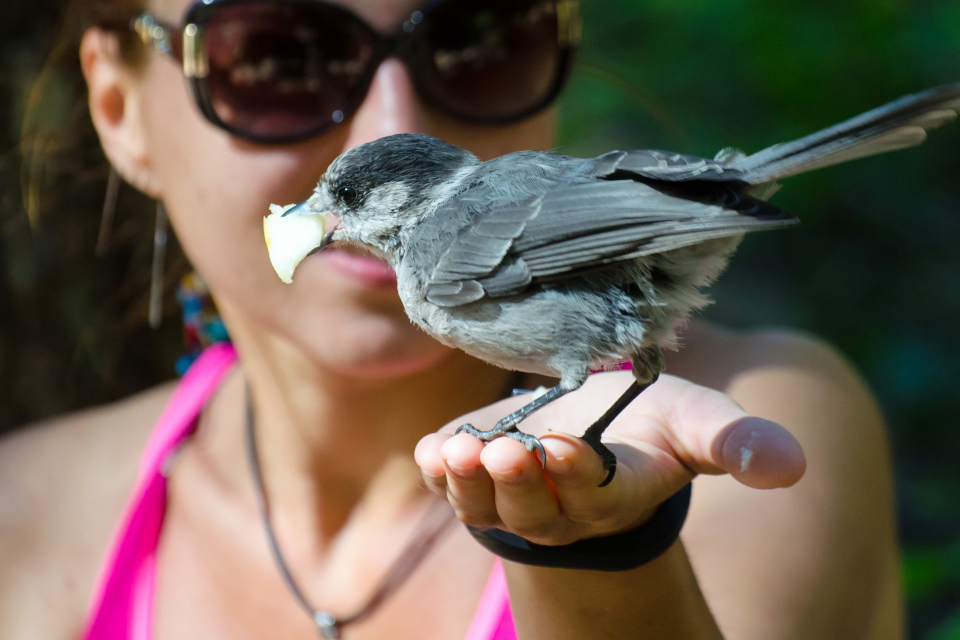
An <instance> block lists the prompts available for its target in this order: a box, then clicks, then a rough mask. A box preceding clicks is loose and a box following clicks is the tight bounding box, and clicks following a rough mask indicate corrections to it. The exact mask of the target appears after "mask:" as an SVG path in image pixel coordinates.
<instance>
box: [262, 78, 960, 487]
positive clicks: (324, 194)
mask: <svg viewBox="0 0 960 640" xmlns="http://www.w3.org/2000/svg"><path fill="white" fill-rule="evenodd" d="M958 112H960V84H954V85H947V86H943V87H939V88H936V89H931V90H929V91H925V92H923V93H918V94H915V95H911V96H906V97H904V98H901V99H899V100H896V101H894V102H892V103H889V104H887V105H885V106H882V107H879V108H877V109H874V110H872V111H869V112H867V113H865V114H863V115H860V116H858V117H856V118H853V119H851V120H848V121H846V122H843V123H841V124H838V125H836V126H833V127H830V128H828V129H824V130H823V131H820V132H818V133H814V134H812V135H809V136H806V137H804V138H801V139H799V140H796V141H794V142H788V143H785V144H778V145H775V146H772V147H769V148H767V149H764V150H763V151H760V152H758V153H755V154H753V155H745V154H743V153H741V152H739V151H736V150H734V149H725V150H723V151H721V152H720V153H719V154H717V156H716V157H715V158H714V159H712V160H711V159H706V158H699V157H694V156H689V155H683V154H680V153H673V152H666V151H655V150H638V151H611V152H609V153H605V154H603V155H601V156H598V157H596V158H590V159H581V158H572V157H568V156H562V155H556V154H553V153H548V152H539V151H520V152H517V153H511V154H508V155H505V156H502V157H499V158H494V159H492V160H488V161H486V162H481V161H480V160H478V159H477V158H476V157H474V156H473V155H472V154H470V153H468V152H467V151H464V150H462V149H460V148H458V147H455V146H451V145H449V144H447V143H445V142H443V141H442V140H438V139H436V138H433V137H430V136H426V135H419V134H400V135H394V136H390V137H386V138H382V139H380V140H376V141H374V142H370V143H367V144H363V145H360V146H357V147H354V148H353V149H350V150H349V151H347V152H345V153H344V154H343V155H341V156H340V157H339V158H337V159H336V160H335V161H334V162H333V163H332V164H331V165H330V167H329V168H328V170H327V171H326V173H325V174H324V175H323V177H322V178H321V179H320V182H319V184H318V186H317V188H316V190H315V192H314V194H313V195H312V196H311V197H310V198H309V199H308V200H306V201H305V202H303V203H301V204H299V205H297V206H294V207H292V208H289V209H285V210H281V211H277V212H276V214H275V215H277V216H283V217H288V216H298V215H305V214H306V215H317V214H323V215H327V214H333V216H332V217H330V218H329V221H330V222H331V223H332V225H333V226H332V228H330V229H329V230H328V231H327V232H326V233H325V234H324V235H323V236H322V241H321V242H320V243H319V247H317V248H321V249H322V248H323V247H325V246H329V245H330V244H333V243H350V244H353V245H357V246H360V247H363V248H365V249H367V250H369V251H370V252H372V253H373V254H375V255H377V256H380V257H382V258H384V259H385V260H386V261H387V262H388V263H389V264H390V266H391V267H393V269H394V270H395V271H396V274H397V288H398V291H399V295H400V299H401V301H402V302H403V305H404V308H405V309H406V311H407V314H408V315H409V317H410V319H411V320H412V321H413V322H414V323H415V324H416V325H418V326H419V327H421V328H423V329H424V330H425V331H426V332H427V333H429V334H430V335H432V336H434V337H436V338H437V339H438V340H439V341H441V342H443V343H444V344H447V345H450V346H453V347H458V348H460V349H462V350H464V351H466V352H467V353H469V354H471V355H473V356H476V357H477V358H481V359H483V360H486V361H487V362H490V363H493V364H495V365H498V366H500V367H504V368H507V369H513V370H520V371H527V372H534V373H541V374H547V375H550V376H554V377H558V378H559V379H560V383H559V384H558V385H557V386H556V387H554V388H552V389H550V390H549V391H547V392H546V393H544V394H543V395H541V396H539V397H537V398H536V399H534V400H533V401H532V402H530V403H529V404H527V405H526V406H524V407H522V408H521V409H519V410H518V411H515V412H514V413H512V414H510V415H508V416H507V417H505V418H503V419H502V420H500V421H499V422H498V423H497V425H496V426H495V427H494V428H493V429H491V430H489V431H480V430H478V429H476V428H475V427H473V426H472V425H468V424H465V425H463V426H461V427H460V429H459V430H458V433H459V432H460V431H465V432H467V433H470V434H472V435H474V436H476V437H478V438H480V439H482V440H485V441H489V440H492V439H494V438H497V437H500V436H507V437H510V438H513V439H515V440H518V441H520V442H521V443H523V444H524V445H525V446H526V447H527V449H528V450H530V451H534V450H537V451H539V453H540V456H541V460H542V461H545V452H544V449H543V446H542V445H541V444H540V442H539V440H537V439H536V438H535V437H533V436H531V435H528V434H525V433H523V432H521V431H520V430H519V429H518V428H517V425H518V424H519V423H520V422H521V421H522V420H523V419H524V418H526V417H527V416H529V415H530V414H531V413H533V412H534V411H536V410H537V409H540V408H541V407H543V406H544V405H546V404H547V403H549V402H552V401H553V400H556V399H557V398H559V397H561V396H563V395H564V394H567V393H569V392H571V391H574V390H575V389H577V388H579V387H580V386H581V385H582V384H583V383H584V381H585V380H586V378H587V375H588V374H589V373H590V370H591V368H602V367H603V366H604V365H608V364H610V363H612V362H616V361H621V360H624V359H628V360H629V361H630V363H631V364H632V366H633V377H634V381H633V383H632V384H631V386H630V387H629V388H628V389H627V391H626V392H624V393H623V395H622V396H621V397H620V398H619V399H618V400H617V401H616V402H615V403H614V405H613V406H612V407H611V408H610V409H609V410H608V411H607V412H606V413H605V414H604V415H603V416H601V417H600V418H599V419H598V420H597V421H596V422H595V423H594V424H593V425H591V426H590V427H589V428H588V429H587V430H586V432H585V433H584V435H583V439H584V440H585V441H586V442H588V443H589V444H590V446H591V447H593V449H594V450H595V451H597V453H598V454H599V455H600V456H601V457H602V459H603V463H604V467H605V468H606V470H607V473H608V475H607V478H606V480H605V481H604V483H603V484H607V483H609V482H610V480H611V479H612V478H613V474H614V472H615V470H616V457H615V456H614V455H613V453H612V452H611V451H610V450H609V449H607V448H606V447H605V446H604V445H603V444H602V443H601V442H600V436H601V434H602V433H603V431H604V429H606V427H607V426H608V425H609V424H610V423H611V422H612V421H613V419H614V418H615V417H616V416H617V415H618V414H619V413H620V412H621V411H622V410H623V409H624V407H626V406H627V404H629V403H630V402H631V401H632V400H633V399H634V398H636V397H637V395H639V394H640V393H641V392H642V391H643V390H644V389H646V388H647V387H648V386H650V385H651V384H653V382H655V381H656V379H657V377H658V375H659V374H660V371H661V370H662V369H663V366H664V359H663V355H662V353H661V350H660V348H661V346H664V345H669V344H670V342H671V341H672V340H673V339H674V337H675V336H674V331H675V328H676V327H677V324H678V321H681V320H682V319H684V318H685V317H686V316H687V315H688V314H689V313H690V312H691V311H693V310H695V309H698V308H700V307H702V306H703V305H704V304H706V302H707V300H706V298H705V296H704V295H703V294H702V293H701V291H700V289H701V288H702V287H704V286H705V285H707V284H709V283H710V282H711V281H713V280H714V279H715V278H716V277H717V276H718V275H719V274H720V272H721V270H722V269H723V268H724V266H725V265H726V262H727V258H728V257H729V255H730V254H731V252H732V251H733V250H734V248H735V247H736V246H737V244H738V243H739V241H740V239H741V237H742V236H743V234H744V233H746V232H748V231H756V230H761V229H775V228H780V227H785V226H788V225H792V224H794V223H795V222H796V219H795V218H794V217H793V216H792V215H790V214H788V213H786V212H784V211H782V210H781V209H779V208H777V207H775V206H773V205H770V204H768V203H767V202H766V199H767V198H768V197H769V196H770V195H771V194H772V193H773V191H774V190H776V188H777V186H778V185H777V182H778V181H779V180H780V179H782V178H786V177H789V176H792V175H795V174H798V173H802V172H804V171H809V170H811V169H816V168H820V167H826V166H829V165H833V164H836V163H839V162H845V161H847V160H852V159H854V158H859V157H864V156H869V155H873V154H876V153H881V152H885V151H892V150H895V149H902V148H906V147H911V146H914V145H917V144H919V143H921V142H922V141H923V140H924V138H925V137H926V131H927V130H928V129H932V128H934V127H937V126H940V125H942V124H944V123H945V122H947V121H949V120H951V119H953V118H955V117H956V115H957V113H958ZM311 244H313V243H311ZM313 248H314V247H312V246H311V247H307V249H306V250H304V251H303V252H302V255H300V256H298V258H297V261H299V259H302V258H303V257H304V256H305V255H306V253H307V252H308V251H309V250H310V249H313ZM294 266H295V265H294ZM291 269H292V267H291ZM291 273H292V271H291ZM601 486H603V485H601Z"/></svg>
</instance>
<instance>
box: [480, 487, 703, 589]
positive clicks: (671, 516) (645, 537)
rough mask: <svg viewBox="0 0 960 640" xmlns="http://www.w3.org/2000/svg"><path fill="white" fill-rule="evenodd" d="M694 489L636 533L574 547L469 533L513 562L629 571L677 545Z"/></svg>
mask: <svg viewBox="0 0 960 640" xmlns="http://www.w3.org/2000/svg"><path fill="white" fill-rule="evenodd" d="M690 489H691V485H690V484H688V485H686V486H685V487H684V488H683V489H680V491H677V492H676V493H675V494H673V495H672V496H670V497H669V498H667V499H666V500H665V501H664V502H663V503H662V504H661V505H660V506H659V507H657V512H656V513H654V514H653V517H652V518H650V519H649V520H647V521H646V522H644V523H643V524H642V525H640V526H639V527H637V528H636V529H631V530H630V531H624V532H623V533H615V534H613V535H610V536H603V537H602V538H587V539H585V540H577V541H576V542H574V543H572V544H565V545H560V546H555V547H552V546H546V545H541V544H534V543H533V542H530V541H529V540H527V539H525V538H521V537H520V536H518V535H514V534H512V533H507V532H506V531H501V530H500V529H481V528H478V527H470V526H468V527H467V529H468V530H469V531H470V533H471V534H472V535H473V537H474V538H475V539H476V540H477V542H479V543H480V544H482V545H483V546H484V547H486V548H487V550H489V551H491V552H493V553H495V554H497V555H498V556H500V557H501V558H503V559H504V560H509V561H511V562H518V563H520V564H529V565H533V566H536V567H554V568H557V569H585V570H590V571H627V570H628V569H636V568H637V567H640V566H643V565H645V564H647V563H648V562H650V561H652V560H655V559H656V558H659V557H660V556H661V555H663V554H664V553H665V552H666V550H667V549H669V548H670V547H671V546H673V543H674V542H676V541H677V538H679V537H680V529H682V528H683V523H684V521H686V519H687V511H688V510H689V509H690V493H691V490H690Z"/></svg>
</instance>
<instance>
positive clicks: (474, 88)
mask: <svg viewBox="0 0 960 640" xmlns="http://www.w3.org/2000/svg"><path fill="white" fill-rule="evenodd" d="M557 4H558V3H557V1H556V0H467V1H466V2H447V3H444V4H442V5H440V6H438V7H437V8H436V9H434V10H432V11H430V12H429V13H428V14H427V16H426V19H424V21H423V22H422V23H421V24H420V25H418V26H417V27H416V30H415V40H416V45H415V49H414V53H413V55H414V57H415V60H414V65H415V67H416V69H417V71H416V73H417V76H418V77H417V82H418V84H419V85H420V89H421V91H422V92H423V93H425V94H426V96H427V97H428V99H430V100H431V101H433V102H434V103H436V104H437V106H440V107H441V108H443V109H445V110H447V111H450V112H451V113H453V114H455V115H457V116H459V117H463V118H467V119H471V120H479V121H498V120H499V121H505V120H511V119H515V118H519V117H521V116H524V115H528V114H529V113H531V112H532V111H534V110H536V109H537V108H539V107H542V106H545V105H546V103H547V102H548V101H549V100H550V99H551V98H553V97H554V96H555V94H556V92H557V90H558V89H559V85H560V82H561V81H562V76H563V75H564V73H565V68H564V53H563V44H562V43H561V39H560V35H559V31H560V29H561V24H562V20H563V19H564V16H561V17H560V18H558V11H557Z"/></svg>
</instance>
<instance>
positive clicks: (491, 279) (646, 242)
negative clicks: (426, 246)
mask: <svg viewBox="0 0 960 640" xmlns="http://www.w3.org/2000/svg"><path fill="white" fill-rule="evenodd" d="M493 184H494V183H492V182H491V183H484V184H478V185H475V186H474V187H472V188H471V189H469V190H467V191H466V192H465V193H464V194H461V196H460V197H458V198H454V199H453V200H451V201H450V202H448V203H447V204H446V205H444V206H443V207H441V208H440V209H438V211H437V214H438V215H439V216H449V217H453V218H457V219H464V216H465V215H468V216H469V220H470V221H469V222H467V223H466V224H464V225H461V227H460V229H461V231H460V232H459V233H458V235H457V236H456V238H454V239H452V241H451V242H449V244H448V246H447V247H446V249H445V250H444V251H443V252H442V254H441V256H440V259H439V260H438V261H437V264H436V266H435V267H434V269H433V270H432V273H430V275H429V277H428V280H427V299H428V300H430V301H431V302H433V303H434V304H437V305H440V306H458V305H461V304H466V303H469V302H473V301H475V300H479V299H480V298H482V297H484V296H485V295H486V296H490V297H502V296H509V295H515V294H518V293H521V292H522V291H524V290H525V289H526V288H527V287H529V286H531V285H533V284H537V283H541V282H546V281H555V280H562V279H564V278H569V277H573V276H576V275H577V274H580V273H582V272H584V271H588V270H591V269H596V268H598V267H601V266H603V265H607V264H610V263H613V262H618V261H621V260H627V259H631V258H636V257H640V256H644V255H649V254H653V253H659V252H662V251H669V250H671V249H677V248H680V247H684V246H688V245H692V244H697V243H700V242H703V241H705V240H709V239H712V238H718V237H724V236H732V235H738V234H741V233H744V232H747V231H752V230H757V229H765V228H772V227H777V226H782V225H785V224H791V223H793V222H795V219H794V218H793V217H792V216H790V215H789V214H786V213H785V212H783V211H781V210H780V209H778V208H776V207H773V206H771V205H768V204H766V203H763V202H761V201H758V200H755V199H753V198H750V197H749V196H746V195H743V194H741V193H739V192H738V191H737V189H736V188H734V187H732V186H730V185H726V184H723V183H704V182H699V181H697V182H689V183H683V184H667V185H663V184H660V183H658V184H657V187H656V188H654V187H653V186H651V185H649V184H645V183H642V182H637V181H634V180H594V181H590V180H582V181H579V182H576V183H574V184H572V185H564V186H559V185H557V184H555V185H552V187H548V188H543V189H540V190H539V192H537V193H533V194H532V195H530V194H525V197H523V199H519V198H517V200H518V201H516V202H513V203H511V204H510V205H508V206H499V202H502V194H498V193H497V191H496V190H495V187H494V186H493ZM468 210H469V213H466V214H465V212H467V211H468Z"/></svg>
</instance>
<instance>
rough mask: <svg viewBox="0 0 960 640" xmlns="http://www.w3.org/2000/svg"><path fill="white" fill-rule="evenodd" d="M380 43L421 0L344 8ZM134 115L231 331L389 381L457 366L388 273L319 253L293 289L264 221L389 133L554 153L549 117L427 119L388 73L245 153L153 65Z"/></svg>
mask: <svg viewBox="0 0 960 640" xmlns="http://www.w3.org/2000/svg"><path fill="white" fill-rule="evenodd" d="M342 4H343V5H345V6H347V7H348V8H350V9H351V10H353V11H354V12H356V13H357V14H358V15H360V16H361V17H363V18H364V19H365V20H367V21H368V22H369V23H370V24H371V25H372V26H373V27H375V28H376V29H378V30H379V31H382V32H394V31H396V30H397V29H398V27H399V25H401V24H402V23H403V21H404V20H405V19H406V18H407V17H408V16H409V15H410V13H411V12H412V11H413V10H415V9H416V8H418V6H419V5H420V4H422V2H417V0H343V2H342ZM187 6H188V2H187V0H161V1H160V2H159V3H158V5H157V6H156V7H155V8H154V13H155V14H156V15H157V17H158V18H160V19H161V20H164V21H166V22H168V23H170V24H176V25H179V24H180V23H181V16H182V15H183V13H184V11H185V9H186V7H187ZM142 73H143V76H142V80H141V82H140V86H139V90H140V91H141V92H142V96H141V100H140V104H139V110H140V111H139V113H140V115H139V117H140V119H141V121H142V127H143V132H144V134H143V136H144V150H145V153H144V155H145V157H146V158H147V159H148V163H149V170H150V171H151V173H152V175H153V177H154V180H155V184H156V185H157V190H158V192H159V195H160V197H161V198H162V199H163V201H164V203H165V204H166V206H167V210H168V212H169V215H170V218H171V221H172V224H173V226H174V228H175V230H176V232H177V236H178V238H179V239H180V242H181V244H182V245H183V247H184V249H185V250H186V252H187V254H188V255H189V257H190V259H191V260H192V261H193V263H194V265H195V266H196V268H197V270H198V271H199V272H200V273H201V274H202V275H203V276H204V278H205V279H206V280H207V281H208V283H209V284H210V287H211V289H212V290H213V292H214V295H215V297H216V299H217V302H218V305H219V306H220V309H221V311H222V312H223V314H224V317H225V319H226V320H227V323H228V325H229V326H230V328H231V331H232V332H234V334H235V335H236V336H237V337H240V335H241V334H244V335H247V336H257V338H256V339H258V340H263V339H264V338H266V339H267V340H268V341H271V340H272V341H277V340H278V341H279V343H278V344H285V345H286V346H287V347H290V348H292V349H295V350H297V351H298V352H300V353H305V354H306V355H307V356H309V357H310V358H312V359H314V360H315V361H317V362H320V363H322V364H323V365H325V366H327V367H330V368H332V369H333V370H335V371H338V372H342V373H345V374H356V375H363V376H390V375H397V374H402V373H409V372H413V371H417V370H421V369H424V368H427V367H430V366H432V365H434V364H436V363H438V362H440V361H441V360H443V359H444V358H448V357H458V356H453V355H452V354H451V352H450V350H448V349H447V348H446V347H443V346H441V345H439V344H438V343H436V342H434V341H433V340H432V339H431V338H429V337H427V336H426V334H424V333H422V332H421V331H419V330H418V329H416V328H415V327H414V326H413V325H412V324H411V323H410V321H409V320H408V319H407V317H406V315H405V313H404V311H403V308H402V306H401V304H400V301H399V299H398V297H397V293H396V286H395V282H394V281H393V279H392V272H389V270H387V269H386V268H385V267H384V265H382V263H379V262H376V261H374V260H373V259H372V258H369V257H365V256H358V255H350V254H345V253H343V252H340V251H335V250H331V251H324V252H322V253H319V254H314V255H313V256H311V257H310V258H308V259H307V260H305V261H304V262H303V263H302V264H301V266H300V268H299V269H298V271H297V274H296V278H295V279H294V282H293V284H291V285H285V284H283V283H281V282H280V280H279V279H278V277H277V276H276V274H275V273H274V272H273V269H272V268H271V266H270V263H269V261H268V258H267V251H266V247H265V244H264V239H263V226H262V220H263V216H264V215H265V214H266V213H267V212H268V205H269V204H270V203H277V204H287V203H292V202H299V201H301V200H303V199H305V198H307V197H308V196H309V195H310V193H311V191H312V189H313V187H314V186H315V185H316V183H317V180H318V178H319V177H320V175H321V174H322V173H323V172H324V170H325V169H326V167H327V165H328V164H329V163H330V162H331V161H332V160H333V159H334V158H335V157H336V156H337V155H339V154H340V153H342V152H343V151H345V150H346V149H349V148H350V147H352V146H354V145H357V144H360V143H363V142H367V141H370V140H374V139H377V138H380V137H382V136H385V135H390V134H394V133H407V132H423V133H428V134H431V135H435V136H438V137H440V138H443V139H445V140H447V141H448V142H451V143H453V144H456V145H458V146H461V147H464V148H466V149H469V150H471V151H472V152H474V153H475V154H476V155H478V156H479V157H480V158H482V159H486V158H491V157H495V156H498V155H502V154H504V153H508V152H510V151H515V150H519V149H528V148H533V149H536V148H540V149H544V148H549V147H550V146H551V143H552V139H553V138H552V136H553V129H554V116H553V112H552V111H551V110H549V109H548V110H547V111H544V112H541V113H540V114H538V115H535V116H533V117H531V118H529V119H527V120H525V121H523V122H521V123H518V124H513V125H508V126H497V127H491V126H484V125H472V124H466V123H462V122H458V121H456V120H453V119H450V118H449V117H446V116H444V115H442V114H439V113H437V112H435V111H432V110H431V109H429V108H427V107H426V106H425V105H424V104H423V103H422V102H421V100H420V99H419V98H418V96H417V95H416V93H415V92H414V91H413V88H412V87H411V84H410V78H409V75H408V72H407V69H406V67H405V66H404V65H403V64H402V63H400V62H399V61H397V60H395V59H389V60H387V61H386V62H384V63H383V64H382V65H381V66H380V68H379V69H378V70H377V74H376V78H375V79H374V81H373V85H372V87H371V88H370V91H369V93H368V94H367V96H366V99H365V101H364V102H363V104H362V106H361V107H360V109H359V111H358V112H357V113H356V114H355V115H354V116H353V117H352V118H350V119H348V120H346V121H344V122H343V123H342V124H340V125H338V126H336V127H335V128H333V129H331V130H329V131H327V132H326V133H324V134H322V135H320V136H319V137H316V138H313V139H310V140H306V141H303V142H299V143H295V144H287V145H277V146H265V145H260V144H254V143H250V142H245V141H243V140H241V139H239V138H236V137H233V136H231V135H230V134H228V133H226V132H224V131H221V130H220V129H217V128H216V127H214V126H213V125H211V124H210V123H208V122H207V121H206V120H205V119H204V118H203V117H202V115H201V114H200V112H199V110H198V109H197V107H196V105H195V104H194V102H193V98H192V95H191V93H190V90H189V87H188V86H187V84H186V82H185V80H184V78H183V75H182V73H181V70H180V69H179V67H178V66H177V64H176V63H175V62H173V61H172V60H171V59H169V58H166V57H162V56H159V55H157V54H154V53H151V54H150V57H149V62H148V63H147V65H146V66H145V67H144V69H143V72H142Z"/></svg>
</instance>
